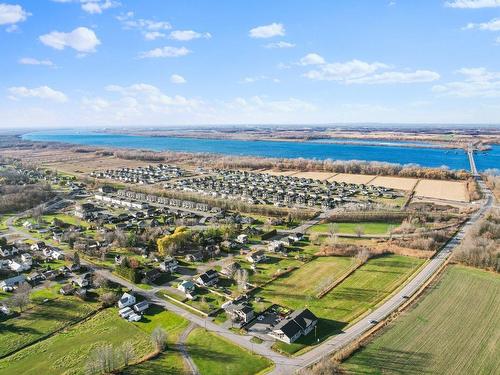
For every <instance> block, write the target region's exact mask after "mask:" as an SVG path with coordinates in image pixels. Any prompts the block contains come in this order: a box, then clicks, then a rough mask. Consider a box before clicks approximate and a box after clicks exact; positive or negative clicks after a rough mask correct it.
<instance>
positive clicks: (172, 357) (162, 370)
mask: <svg viewBox="0 0 500 375" xmlns="http://www.w3.org/2000/svg"><path fill="white" fill-rule="evenodd" d="M134 324H135V325H136V326H137V327H138V328H140V329H141V330H143V331H144V332H146V333H147V334H148V335H151V332H153V330H154V329H155V328H156V327H161V328H163V329H164V330H165V331H166V332H167V342H168V344H167V350H166V352H164V353H162V354H160V355H159V356H158V357H155V358H153V359H150V360H148V361H146V362H143V363H140V364H138V365H135V366H130V367H128V368H127V369H126V370H125V371H123V374H124V375H150V374H185V373H187V371H186V368H185V365H184V359H183V358H182V355H181V353H180V352H179V351H178V350H177V349H176V347H175V345H176V343H177V341H178V340H179V336H180V335H181V334H182V332H183V331H184V330H185V329H186V327H187V326H188V325H189V322H188V321H187V320H186V319H184V318H183V317H181V316H179V315H176V314H174V313H172V312H170V311H167V310H164V309H163V308H161V307H159V306H156V305H153V306H151V307H150V308H149V309H148V310H147V311H146V313H145V314H144V316H143V318H142V320H141V321H139V322H136V323H134Z"/></svg>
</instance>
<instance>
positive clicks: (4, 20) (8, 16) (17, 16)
mask: <svg viewBox="0 0 500 375" xmlns="http://www.w3.org/2000/svg"><path fill="white" fill-rule="evenodd" d="M30 15H31V13H28V12H26V11H25V10H24V9H23V7H22V6H21V5H12V4H4V3H1V4H0V25H14V24H16V23H18V22H23V21H26V18H28V17H29V16H30ZM12 31H15V30H13V29H12V28H11V29H10V32H12Z"/></svg>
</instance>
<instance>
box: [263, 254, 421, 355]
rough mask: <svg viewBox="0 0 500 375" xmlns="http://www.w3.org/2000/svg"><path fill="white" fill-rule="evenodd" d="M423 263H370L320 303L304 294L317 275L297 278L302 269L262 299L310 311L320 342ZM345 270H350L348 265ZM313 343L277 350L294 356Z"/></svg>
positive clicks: (386, 259)
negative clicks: (306, 285) (305, 308)
mask: <svg viewBox="0 0 500 375" xmlns="http://www.w3.org/2000/svg"><path fill="white" fill-rule="evenodd" d="M341 259H342V258H341ZM422 262H423V260H420V259H417V258H411V257H404V256H399V255H387V256H383V257H378V258H373V259H370V260H369V261H368V262H367V263H366V264H365V265H363V266H361V267H360V268H358V269H357V270H356V271H355V272H354V273H353V274H352V275H351V276H349V277H348V278H347V279H346V280H344V281H343V282H342V283H341V284H339V285H338V286H337V287H335V288H334V289H333V290H332V291H331V292H330V293H328V294H327V295H325V296H324V297H323V298H321V299H317V298H315V297H311V295H310V294H307V293H306V292H304V291H305V290H307V288H306V287H304V285H305V284H306V283H307V282H311V280H314V279H313V276H314V274H312V273H311V272H309V273H303V274H302V275H300V274H299V276H296V275H294V274H295V273H297V272H301V271H302V269H301V270H299V271H294V272H293V273H292V274H291V275H290V276H288V277H285V278H284V279H283V280H282V279H281V278H280V279H278V280H276V281H275V282H273V283H271V284H269V285H268V286H266V288H265V290H264V291H263V292H261V293H260V294H259V295H261V296H263V297H264V298H265V300H269V301H271V302H273V303H276V304H279V305H282V306H285V307H288V308H291V309H294V310H295V309H299V308H303V307H308V308H309V309H310V310H311V311H312V312H313V313H314V314H316V316H317V317H318V318H319V322H318V329H317V334H318V337H317V338H318V339H319V340H320V341H321V340H324V339H325V338H327V337H328V336H331V335H332V334H336V333H339V332H340V330H341V329H342V328H344V327H345V326H346V325H348V324H349V323H352V322H353V321H354V320H355V319H356V318H358V317H359V316H360V315H362V314H363V313H365V312H366V311H368V310H370V309H372V308H373V307H374V306H375V305H377V303H379V302H380V301H381V300H383V299H384V298H385V297H387V296H388V295H389V294H390V293H391V292H393V291H394V290H395V289H396V288H397V287H398V286H399V285H400V284H401V283H403V282H404V281H405V280H406V279H407V278H408V277H409V276H410V275H411V274H412V273H413V271H414V270H415V269H416V268H417V267H418V266H420V264H422ZM344 266H345V267H348V264H344ZM334 269H337V270H338V275H339V276H340V275H341V274H342V272H341V271H340V265H339V266H338V268H334ZM332 272H333V271H332ZM290 277H293V278H297V280H299V279H301V280H302V282H301V283H302V287H296V286H294V284H292V283H289V282H286V279H287V278H288V279H289V278H290ZM311 283H312V282H311ZM275 284H276V285H275ZM313 285H314V283H312V284H311V288H313V289H309V291H311V290H314V287H313ZM314 341H315V337H314V335H313V334H310V335H309V336H307V337H302V338H300V339H299V340H298V341H297V342H295V343H294V344H291V345H289V344H285V343H281V342H279V343H277V344H276V346H275V347H276V348H277V349H278V350H280V351H283V352H286V353H295V352H297V351H299V350H301V349H303V348H304V347H305V346H308V345H311V344H313V343H314Z"/></svg>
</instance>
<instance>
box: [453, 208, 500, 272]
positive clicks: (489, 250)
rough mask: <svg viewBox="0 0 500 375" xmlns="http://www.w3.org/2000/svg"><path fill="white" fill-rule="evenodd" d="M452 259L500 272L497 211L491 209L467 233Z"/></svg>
mask: <svg viewBox="0 0 500 375" xmlns="http://www.w3.org/2000/svg"><path fill="white" fill-rule="evenodd" d="M454 259H455V260H456V261H458V262H460V263H463V264H466V265H468V266H472V267H478V268H483V269H488V270H492V271H495V272H499V271H500V210H499V209H492V210H491V211H490V212H489V213H488V214H487V215H486V216H485V217H484V218H483V219H482V220H480V221H479V222H477V223H476V224H475V225H473V226H472V227H471V228H470V229H469V230H468V231H467V233H466V234H465V236H464V239H463V241H462V243H461V244H460V246H459V248H458V249H457V251H456V252H455V254H454Z"/></svg>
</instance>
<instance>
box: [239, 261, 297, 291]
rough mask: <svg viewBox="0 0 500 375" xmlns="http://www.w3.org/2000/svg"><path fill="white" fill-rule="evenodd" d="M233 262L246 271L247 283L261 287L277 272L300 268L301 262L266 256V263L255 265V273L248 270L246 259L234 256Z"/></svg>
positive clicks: (248, 264)
mask: <svg viewBox="0 0 500 375" xmlns="http://www.w3.org/2000/svg"><path fill="white" fill-rule="evenodd" d="M234 260H236V261H239V263H240V264H241V266H242V267H243V268H246V269H248V271H249V274H250V277H249V281H250V283H251V284H254V285H261V284H263V283H265V282H267V281H269V280H271V279H272V277H273V276H274V274H276V272H278V271H281V272H282V271H284V270H286V269H288V268H291V267H297V266H301V265H302V262H301V261H299V260H296V259H293V258H281V257H278V256H274V255H269V254H267V261H265V262H263V263H259V264H257V269H256V271H255V272H254V271H252V270H250V263H248V261H247V260H246V257H242V256H236V257H234Z"/></svg>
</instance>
